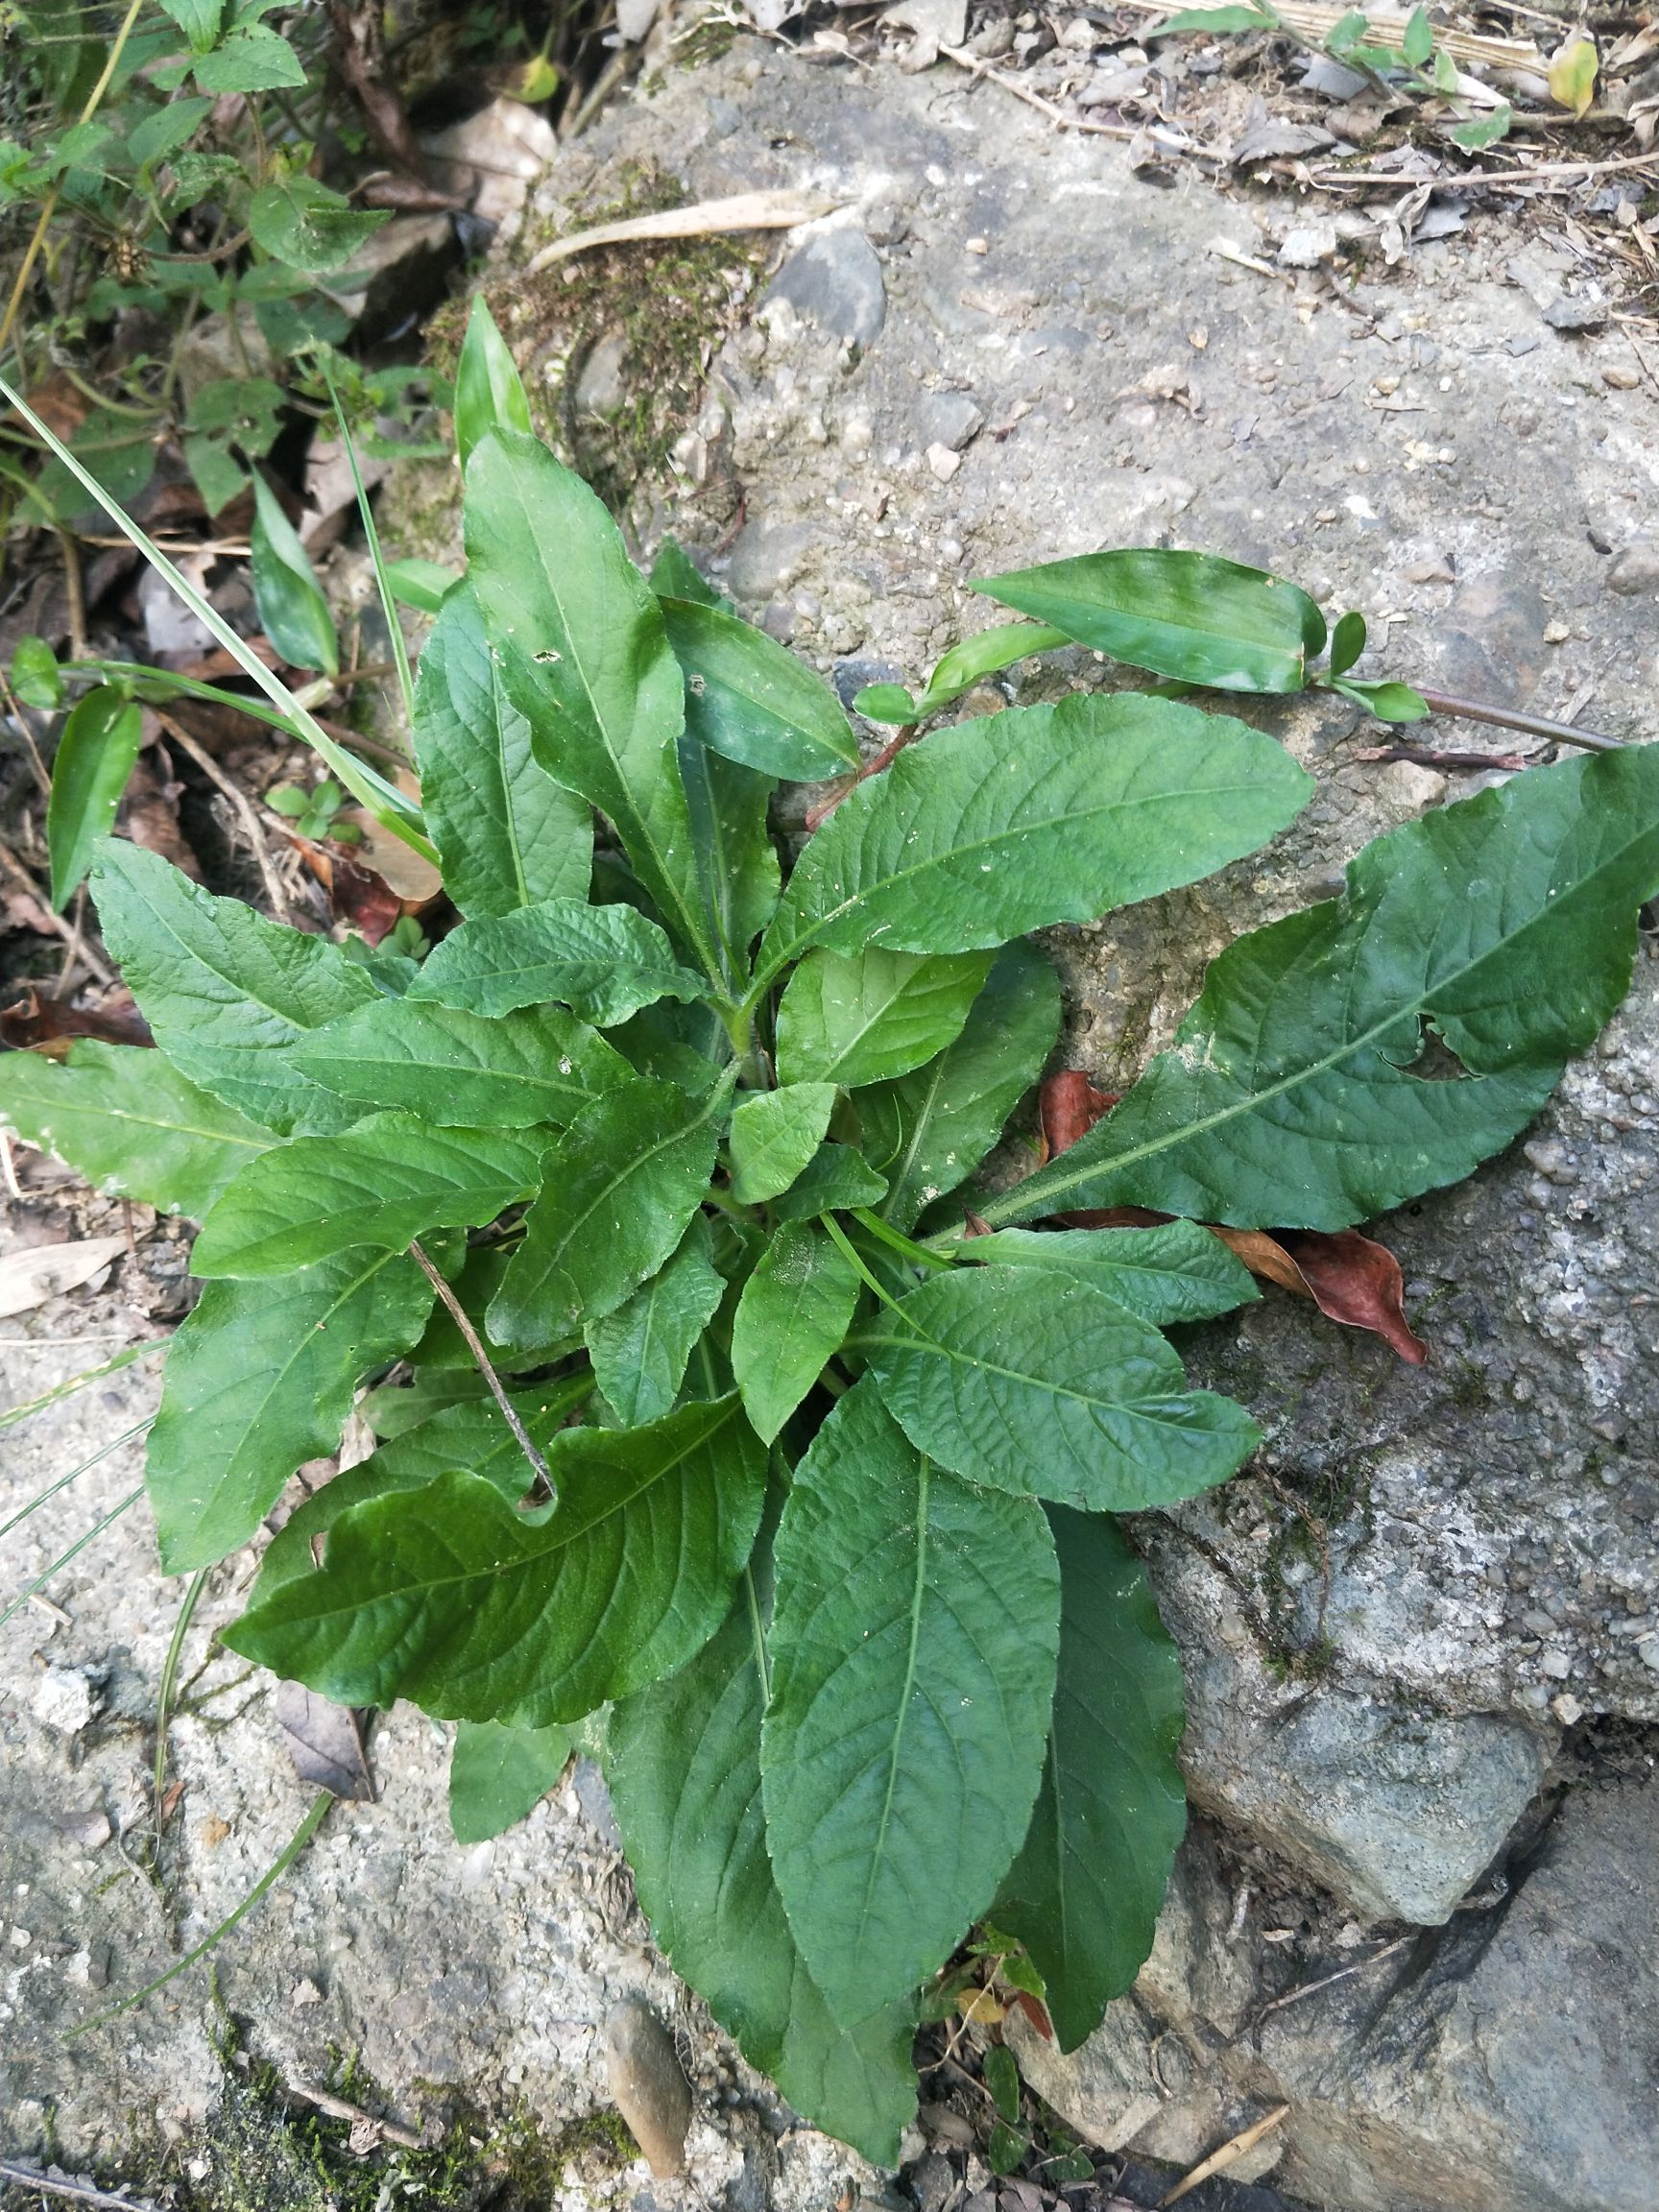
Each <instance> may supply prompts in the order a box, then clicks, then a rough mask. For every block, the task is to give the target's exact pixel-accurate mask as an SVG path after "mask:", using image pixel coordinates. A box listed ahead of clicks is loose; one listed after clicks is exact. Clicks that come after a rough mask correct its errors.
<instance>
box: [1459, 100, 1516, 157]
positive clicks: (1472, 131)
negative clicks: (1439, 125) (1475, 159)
mask: <svg viewBox="0 0 1659 2212" xmlns="http://www.w3.org/2000/svg"><path fill="white" fill-rule="evenodd" d="M1514 120H1515V110H1514V108H1511V107H1510V105H1509V103H1508V101H1507V100H1505V101H1504V103H1503V106H1502V107H1501V108H1493V110H1492V112H1491V114H1490V115H1478V116H1477V117H1476V118H1475V119H1474V121H1473V122H1470V123H1459V124H1458V126H1457V128H1456V130H1455V131H1454V132H1453V133H1452V137H1453V140H1454V142H1455V144H1456V145H1458V146H1461V147H1462V149H1463V151H1464V153H1465V154H1483V153H1484V152H1485V150H1486V148H1487V147H1488V146H1496V145H1497V143H1498V141H1499V139H1500V138H1506V137H1507V136H1508V135H1509V126H1510V124H1511V123H1513V121H1514Z"/></svg>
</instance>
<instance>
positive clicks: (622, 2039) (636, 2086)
mask: <svg viewBox="0 0 1659 2212" xmlns="http://www.w3.org/2000/svg"><path fill="white" fill-rule="evenodd" d="M605 2076H606V2080H608V2081H609V2082H610V2085H611V2094H612V2096H613V2098H614V2099H615V2100H616V2108H617V2110H618V2111H619V2112H620V2113H621V2115H622V2117H623V2119H624V2120H626V2121H627V2123H628V2127H629V2131H630V2132H631V2133H632V2135H633V2137H634V2140H635V2142H636V2143H637V2144H638V2146H639V2148H640V2150H641V2151H643V2152H644V2153H645V2156H646V2159H647V2160H648V2162H649V2164H650V2167H651V2171H652V2173H653V2174H655V2175H657V2176H659V2178H661V2176H664V2175H668V2174H680V2173H683V2172H684V2171H685V2131H686V2129H687V2128H689V2127H690V2125H691V2090H690V2087H689V2085H688V2083H687V2082H686V2080H685V2074H684V2072H683V2071H682V2069H681V2065H680V2060H679V2057H678V2056H677V2055H676V2053H675V2050H674V2038H673V2037H672V2036H671V2035H670V2034H669V2032H668V2031H667V2029H666V2028H664V2027H663V2025H662V2023H661V2020H659V2019H658V2017H657V2015H656V2013H655V2012H653V2011H652V2009H651V2008H650V2006H649V2005H646V2004H644V2003H643V2002H642V2001H641V2000H640V1999H639V1998H637V1997H625V1998H624V1999H623V2001H622V2002H621V2004H620V2005H613V2007H612V2008H611V2011H610V2013H609V2014H608V2015H607V2017H606V2021H605Z"/></svg>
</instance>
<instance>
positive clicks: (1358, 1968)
mask: <svg viewBox="0 0 1659 2212" xmlns="http://www.w3.org/2000/svg"><path fill="white" fill-rule="evenodd" d="M1415 1939H1416V1938H1415V1934H1414V1933H1413V1935H1410V1936H1395V1938H1394V1940H1393V1942H1392V1943H1384V1944H1383V1948H1382V1950H1381V1951H1373V1952H1372V1954H1371V1956H1370V1958H1369V1959H1357V1960H1355V1962H1354V1964H1353V1965H1352V1966H1340V1967H1338V1968H1337V1970H1336V1972H1335V1973H1334V1974H1327V1975H1326V1976H1325V1977H1324V1978H1323V1980H1321V1981H1318V1982H1304V1983H1303V1984H1302V1985H1301V1987H1300V1988H1298V1989H1289V1990H1286V1993H1285V1995H1284V1996H1283V1997H1275V1998H1274V1999H1273V2001H1272V2003H1271V2004H1269V2005H1263V2006H1262V2009H1261V2011H1260V2012H1258V2013H1257V2015H1256V2017H1255V2019H1254V2021H1252V2023H1251V2025H1252V2027H1256V2028H1259V2027H1260V2026H1261V2025H1262V2021H1263V2020H1265V2019H1266V2017H1267V2015H1268V2013H1269V2012H1282V2011H1283V2010H1284V2009H1285V2008H1286V2005H1300V2004H1301V2002H1302V2000H1303V1998H1304V1997H1312V1996H1315V1995H1316V1994H1317V1993H1318V1992H1319V1991H1320V1990H1321V1989H1329V1988H1330V1987H1331V1986H1332V1984H1334V1983H1337V1982H1346V1981H1347V1979H1348V1977H1349V1975H1350V1974H1363V1973H1364V1972H1365V1970H1366V1968H1367V1967H1370V1966H1380V1965H1381V1964H1382V1963H1383V1960H1384V1959H1392V1958H1393V1956H1394V1954H1395V1952H1396V1951H1403V1950H1404V1949H1405V1948H1406V1946H1407V1943H1410V1942H1414V1941H1415ZM1166 2202H1167V2199H1166Z"/></svg>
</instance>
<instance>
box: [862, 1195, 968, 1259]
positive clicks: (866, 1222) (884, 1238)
mask: <svg viewBox="0 0 1659 2212" xmlns="http://www.w3.org/2000/svg"><path fill="white" fill-rule="evenodd" d="M852 1214H853V1218H854V1221H856V1222H857V1223H858V1224H859V1226H860V1227H861V1228H864V1229H867V1230H868V1231H869V1232H870V1234H871V1236H872V1237H874V1238H876V1239H877V1240H878V1243H882V1244H885V1245H886V1246H887V1247H888V1249H889V1250H890V1251H893V1252H897V1253H898V1255H899V1257H900V1259H901V1260H908V1261H909V1262H910V1263H911V1265H912V1266H913V1267H931V1268H934V1269H938V1268H941V1267H950V1266H953V1265H954V1264H955V1262H954V1261H953V1260H951V1259H949V1258H947V1257H945V1256H944V1255H943V1254H941V1253H938V1252H929V1251H928V1249H927V1247H926V1244H918V1243H916V1242H915V1241H914V1239H913V1238H909V1237H904V1236H902V1235H901V1234H900V1232H899V1231H898V1230H897V1229H895V1228H894V1226H893V1224H892V1222H891V1221H883V1220H882V1218H881V1216H880V1214H873V1213H871V1211H870V1209H869V1208H868V1207H867V1206H854V1208H853V1209H852Z"/></svg>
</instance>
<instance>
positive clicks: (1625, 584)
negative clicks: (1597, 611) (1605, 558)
mask: <svg viewBox="0 0 1659 2212" xmlns="http://www.w3.org/2000/svg"><path fill="white" fill-rule="evenodd" d="M1603 581H1604V582H1605V584H1606V586H1607V589H1608V590H1609V591H1618V592H1621V593H1622V594H1623V596H1624V597H1625V598H1626V599H1643V598H1646V597H1647V593H1648V592H1649V591H1659V545H1626V546H1625V548H1624V550H1623V552H1622V553H1620V554H1618V555H1616V556H1615V558H1614V561H1613V565H1612V566H1611V567H1610V568H1609V569H1608V571H1607V574H1606V576H1605V578H1604V579H1603Z"/></svg>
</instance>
